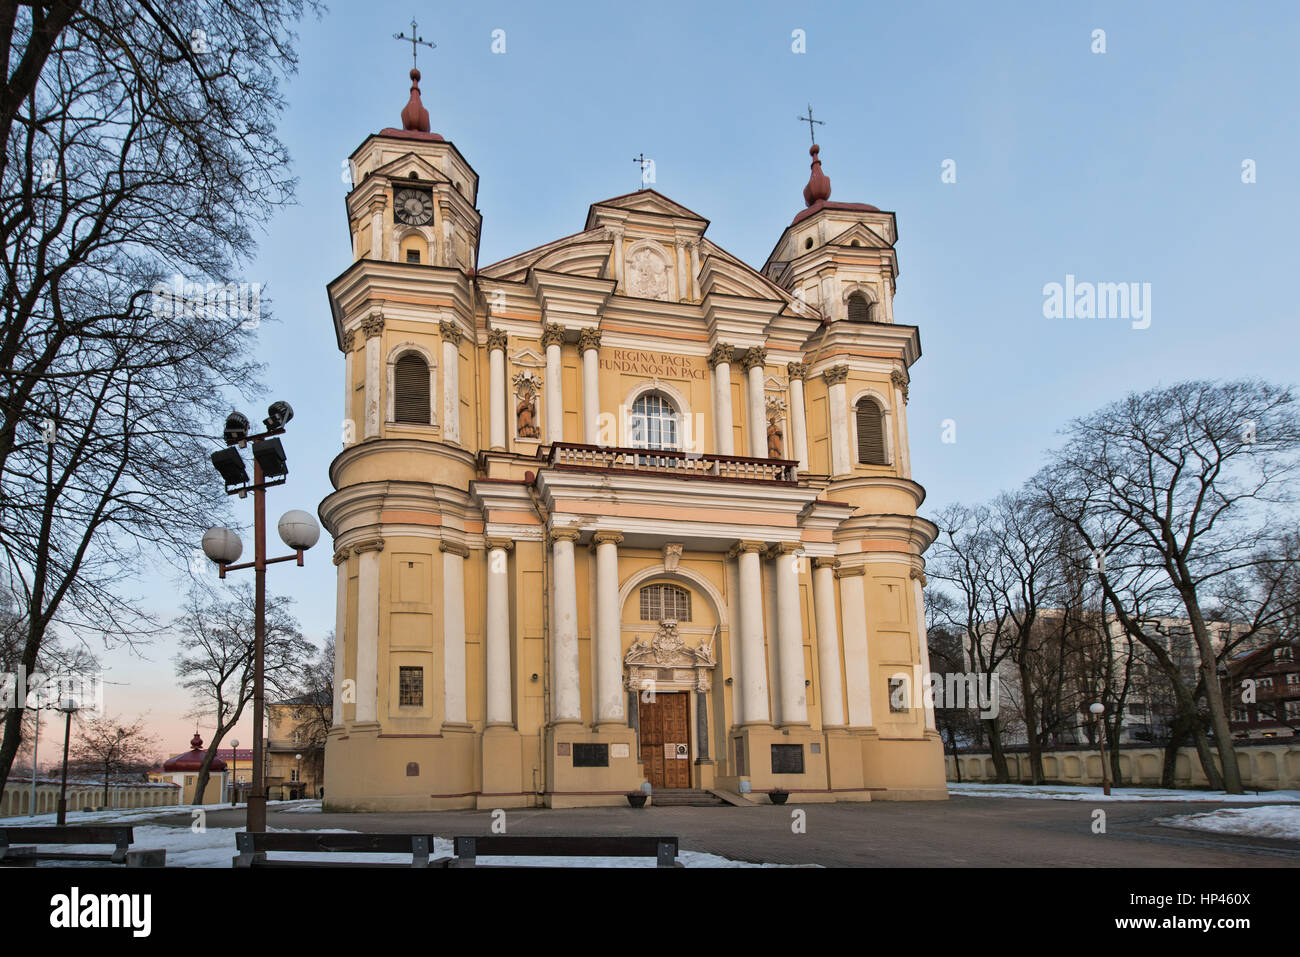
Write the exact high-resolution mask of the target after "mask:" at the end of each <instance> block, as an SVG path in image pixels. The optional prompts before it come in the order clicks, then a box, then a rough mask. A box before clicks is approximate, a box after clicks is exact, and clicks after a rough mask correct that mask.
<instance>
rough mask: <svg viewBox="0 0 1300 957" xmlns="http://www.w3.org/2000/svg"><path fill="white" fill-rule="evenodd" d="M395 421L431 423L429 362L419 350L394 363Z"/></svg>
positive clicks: (405, 354) (403, 355)
mask: <svg viewBox="0 0 1300 957" xmlns="http://www.w3.org/2000/svg"><path fill="white" fill-rule="evenodd" d="M393 421H394V422H417V423H419V424H421V425H428V424H429V363H427V362H425V361H424V357H423V356H422V355H420V354H419V353H418V352H407V353H403V354H402V356H401V357H400V358H399V359H398V360H397V362H396V363H394V365H393Z"/></svg>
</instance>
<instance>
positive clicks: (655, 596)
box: [320, 69, 947, 810]
mask: <svg viewBox="0 0 1300 957" xmlns="http://www.w3.org/2000/svg"><path fill="white" fill-rule="evenodd" d="M411 79H412V85H411V95H410V100H409V102H408V103H407V105H406V107H405V109H404V110H403V111H402V128H401V129H384V130H381V131H380V132H379V133H376V134H373V135H371V136H369V137H368V138H367V139H366V140H365V141H364V142H363V143H362V144H361V146H360V147H359V148H358V149H357V150H356V152H354V153H353V154H352V156H351V158H350V161H351V167H352V173H353V183H354V185H353V188H352V189H351V191H350V192H349V194H348V196H347V214H348V224H349V228H350V230H351V234H352V260H353V261H352V264H351V265H350V266H349V267H348V268H347V269H345V270H344V271H343V272H342V274H340V275H339V276H338V278H336V279H335V280H333V281H332V282H331V283H330V284H329V286H328V294H329V301H330V308H331V310H332V314H333V320H334V333H335V336H336V339H337V343H338V347H339V349H340V350H341V351H342V353H343V357H344V370H345V371H344V382H343V418H344V421H345V435H344V440H345V441H344V448H343V450H342V451H341V452H340V453H339V455H338V456H337V457H336V458H335V459H334V461H333V463H332V464H331V466H330V479H331V481H332V484H333V488H334V491H333V492H332V493H331V494H330V495H329V496H328V497H327V498H326V499H325V500H324V501H323V502H322V503H321V505H320V516H321V519H322V522H323V524H324V525H325V527H326V528H327V529H328V530H329V532H330V534H331V535H332V536H333V542H334V564H335V565H336V566H337V569H338V598H337V627H336V657H335V663H334V710H333V715H334V727H333V728H332V730H331V731H330V734H329V738H328V743H327V747H326V761H325V773H326V782H325V794H326V800H327V805H328V806H329V807H331V808H352V809H374V810H380V809H384V810H422V809H439V808H475V807H477V808H499V807H536V806H548V807H573V806H587V805H626V803H627V796H628V794H629V793H630V792H638V791H640V790H641V789H642V788H643V785H644V784H645V783H646V782H648V783H649V785H650V787H651V790H652V798H651V802H652V803H654V797H653V795H659V796H660V797H661V798H663V797H665V796H666V795H665V792H671V791H679V790H681V789H697V790H718V791H722V792H725V793H726V794H727V795H728V796H732V795H737V794H748V797H749V799H750V800H766V798H765V795H766V794H769V793H771V792H781V791H784V792H787V793H789V794H790V795H792V796H793V799H794V800H796V801H799V802H810V801H869V800H882V799H884V800H915V799H930V798H936V799H941V798H944V797H946V793H947V792H946V790H945V785H944V764H943V754H942V746H941V743H940V739H939V736H938V734H937V732H936V730H935V723H934V713H933V709H932V707H931V706H929V705H928V704H927V702H926V701H925V700H924V697H923V696H922V695H919V694H918V693H917V692H916V688H917V685H918V684H919V682H920V679H921V677H922V676H923V675H925V674H927V673H928V672H929V661H928V654H927V648H926V641H925V612H924V605H923V600H922V585H923V584H924V582H925V575H924V570H923V569H924V562H923V560H922V557H921V556H922V553H923V552H924V550H925V549H926V547H927V546H928V545H929V544H930V543H931V542H932V541H933V539H934V537H935V535H936V528H935V526H934V525H933V524H932V523H930V522H928V521H926V520H925V519H923V518H920V517H918V515H917V508H918V506H920V504H921V501H922V499H923V497H924V490H923V489H922V487H921V486H920V485H918V484H917V483H916V482H915V481H913V478H912V470H911V465H910V463H909V459H908V433H907V394H908V383H909V369H910V367H911V366H912V364H913V363H914V362H916V360H917V359H918V358H919V357H920V352H921V349H920V339H919V336H918V333H917V329H916V327H915V326H909V325H904V324H902V323H899V322H895V317H894V308H893V294H894V289H895V279H896V277H897V274H898V264H897V259H896V256H895V252H894V243H895V241H896V239H897V232H896V224H895V219H894V214H893V213H890V212H884V211H881V210H879V209H877V208H876V207H875V206H870V205H867V204H864V203H846V202H833V201H832V200H831V198H830V196H831V184H830V180H829V178H828V177H827V175H826V173H825V172H824V171H823V170H822V165H821V161H820V159H819V157H818V147H817V146H816V145H813V147H812V149H811V155H812V172H811V176H810V177H809V179H808V183H807V185H806V186H805V187H804V190H803V204H802V208H799V209H798V211H797V213H796V214H795V215H794V216H793V218H792V219H791V220H790V223H789V225H788V226H787V227H786V228H785V229H784V231H783V232H782V233H781V234H780V236H778V237H776V244H775V246H774V248H773V250H772V253H771V255H770V256H769V257H768V260H767V262H766V263H764V264H763V266H762V267H761V268H760V269H754V268H753V267H751V266H749V265H747V264H746V263H744V262H741V261H740V260H739V259H737V258H736V257H735V256H733V255H731V254H730V253H728V252H727V251H726V250H724V249H722V248H721V247H719V246H717V245H715V244H714V243H713V242H712V241H711V240H709V239H708V238H707V235H706V233H707V231H708V225H709V223H708V220H706V219H705V218H704V217H703V216H701V215H700V214H699V213H696V212H694V211H692V210H690V209H687V208H686V207H684V206H681V205H679V204H677V203H675V202H673V201H672V200H671V199H669V198H668V197H666V196H663V195H661V194H660V193H658V192H656V191H655V190H653V189H641V190H639V191H637V192H635V193H630V194H628V195H624V196H616V197H614V198H612V199H606V200H602V201H599V202H596V203H593V204H592V205H591V207H590V208H589V209H588V211H587V216H586V220H585V222H584V223H583V224H582V227H581V229H580V230H579V231H577V232H575V233H573V234H571V235H568V236H565V237H563V238H561V239H556V240H555V241H553V242H549V243H547V244H545V245H542V246H539V247H537V248H535V249H530V250H527V251H525V252H521V253H518V254H517V255H514V256H511V257H509V258H507V259H504V260H501V261H500V262H496V263H492V264H491V265H480V264H479V262H478V248H479V237H480V227H481V225H482V221H481V217H480V215H479V212H478V210H477V208H476V200H477V196H478V187H479V183H478V176H477V174H476V173H475V172H474V169H473V167H471V166H470V164H469V162H468V161H467V160H466V159H465V157H464V156H462V155H461V153H460V151H459V150H458V149H457V148H456V147H455V145H454V144H452V143H451V142H450V141H449V140H446V139H444V138H443V137H442V136H440V135H438V134H437V133H434V132H431V131H430V123H429V114H428V112H427V110H426V109H425V108H424V107H423V105H422V104H421V100H420V91H419V71H418V70H414V69H413V70H412V71H411ZM779 201H780V200H779V198H778V202H779ZM792 205H793V204H792ZM909 689H910V690H909ZM891 692H892V693H891Z"/></svg>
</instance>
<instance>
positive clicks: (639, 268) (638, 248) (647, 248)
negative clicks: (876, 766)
mask: <svg viewBox="0 0 1300 957" xmlns="http://www.w3.org/2000/svg"><path fill="white" fill-rule="evenodd" d="M671 262H672V260H671V259H670V257H669V255H668V251H667V250H665V249H664V248H663V246H661V245H660V244H659V243H656V242H654V241H653V240H650V239H642V240H639V241H638V242H635V243H633V244H632V245H631V246H630V247H629V248H628V251H627V259H626V261H625V263H624V266H623V277H624V278H623V284H624V286H625V287H626V291H627V294H628V295H629V296H635V297H636V298H638V299H659V300H664V301H667V300H668V299H669V298H670V295H671V289H672V282H671V277H670V275H669V272H670V268H671Z"/></svg>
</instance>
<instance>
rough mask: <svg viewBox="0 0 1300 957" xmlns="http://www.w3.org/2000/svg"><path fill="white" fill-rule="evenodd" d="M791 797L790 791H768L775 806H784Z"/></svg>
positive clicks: (769, 797) (768, 795)
mask: <svg viewBox="0 0 1300 957" xmlns="http://www.w3.org/2000/svg"><path fill="white" fill-rule="evenodd" d="M789 796H790V792H789V791H768V792H767V797H768V800H770V801H771V802H772V803H773V804H784V803H785V799H786V798H788V797H789Z"/></svg>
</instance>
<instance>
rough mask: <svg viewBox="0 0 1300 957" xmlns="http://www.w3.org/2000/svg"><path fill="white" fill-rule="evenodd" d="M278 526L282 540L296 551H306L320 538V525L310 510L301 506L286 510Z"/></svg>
mask: <svg viewBox="0 0 1300 957" xmlns="http://www.w3.org/2000/svg"><path fill="white" fill-rule="evenodd" d="M276 528H277V529H278V530H279V532H280V540H281V541H282V542H284V543H285V544H286V545H288V546H289V547H290V548H292V549H293V550H294V551H306V550H307V549H309V548H311V547H312V546H313V545H315V544H316V542H317V541H319V540H320V525H318V524H317V523H316V519H315V518H313V517H312V514H311V513H310V512H304V511H303V510H302V509H300V508H295V509H293V510H292V511H288V512H285V513H284V515H282V516H281V517H280V523H279V525H277V526H276Z"/></svg>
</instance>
